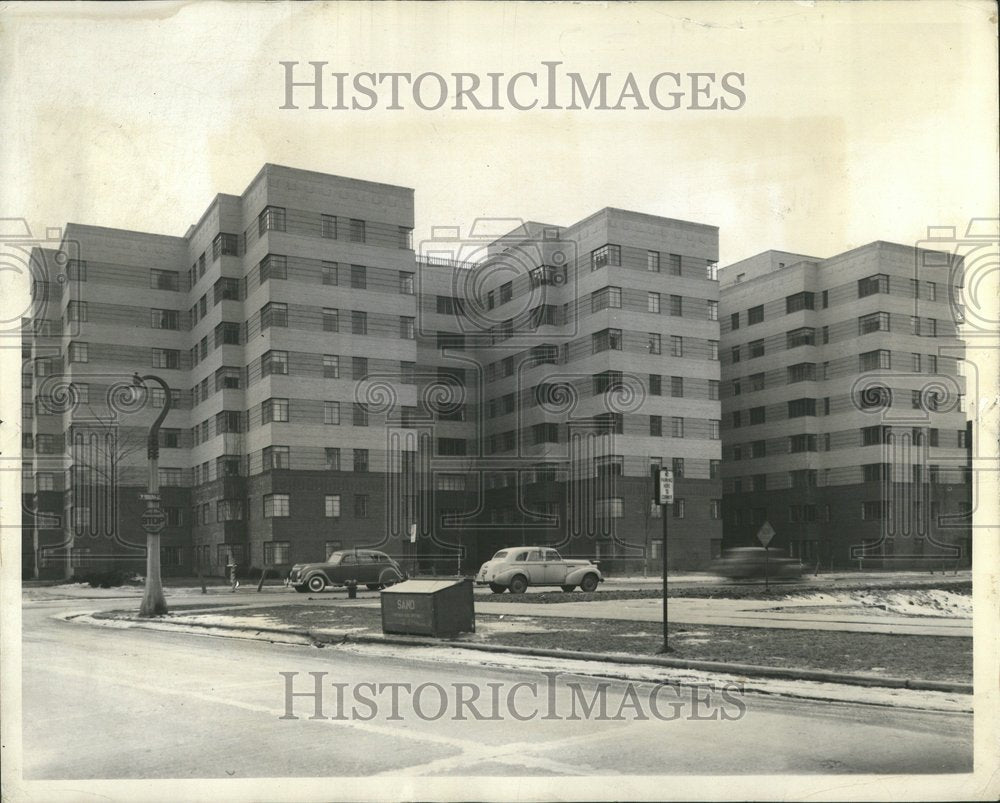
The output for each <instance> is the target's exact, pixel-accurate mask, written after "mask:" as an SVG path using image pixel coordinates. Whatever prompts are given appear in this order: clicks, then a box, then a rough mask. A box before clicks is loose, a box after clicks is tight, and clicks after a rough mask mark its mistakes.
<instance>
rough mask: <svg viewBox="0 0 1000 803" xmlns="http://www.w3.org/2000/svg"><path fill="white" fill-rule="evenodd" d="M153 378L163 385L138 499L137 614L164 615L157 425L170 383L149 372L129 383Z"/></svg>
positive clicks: (141, 383) (163, 518)
mask: <svg viewBox="0 0 1000 803" xmlns="http://www.w3.org/2000/svg"><path fill="white" fill-rule="evenodd" d="M150 380H151V381H153V382H156V383H157V384H159V386H160V387H161V388H163V409H162V410H161V411H160V414H159V415H158V416H157V417H156V420H155V421H154V422H153V424H152V426H150V428H149V436H148V438H147V439H146V457H147V458H148V459H149V484H148V487H147V493H144V494H140V496H139V499H140V500H143V501H145V502H146V512H145V513H143V514H142V529H144V530H145V531H146V586H145V589H144V591H143V595H142V604H141V605H140V606H139V616H164V615H166V613H167V600H166V599H165V598H164V596H163V583H162V581H161V580H160V533H161V532H162V531H163V526H164V524H165V523H166V516H165V515H164V513H163V510H162V509H161V508H160V477H159V465H158V464H159V462H160V424H162V423H163V420H164V419H165V418H166V417H167V413H169V412H170V403H171V399H170V386H169V385H168V384H167V383H166V382H164V381H163V380H162V379H161V378H160V377H158V376H155V375H153V374H147V375H146V376H139V374H138V373H135V374H133V375H132V384H133V385H134V386H135V387H137V388H142V389H146V382H147V381H150Z"/></svg>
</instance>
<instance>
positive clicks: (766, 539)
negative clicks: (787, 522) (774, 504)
mask: <svg viewBox="0 0 1000 803" xmlns="http://www.w3.org/2000/svg"><path fill="white" fill-rule="evenodd" d="M772 538H774V527H772V526H771V522H769V521H765V522H764V523H763V524H762V525H761V528H760V529H759V530H757V540H758V541H760V545H761V546H762V547H764V548H765V549H767V545H768V544H770V543H771V539H772Z"/></svg>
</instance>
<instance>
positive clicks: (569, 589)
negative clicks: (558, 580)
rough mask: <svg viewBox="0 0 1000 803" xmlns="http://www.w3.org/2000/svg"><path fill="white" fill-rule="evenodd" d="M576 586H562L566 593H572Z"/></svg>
mask: <svg viewBox="0 0 1000 803" xmlns="http://www.w3.org/2000/svg"><path fill="white" fill-rule="evenodd" d="M574 588H576V586H562V590H563V591H566V592H570V591H572V590H573V589H574Z"/></svg>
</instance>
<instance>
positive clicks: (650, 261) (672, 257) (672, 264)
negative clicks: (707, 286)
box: [590, 243, 718, 281]
mask: <svg viewBox="0 0 1000 803" xmlns="http://www.w3.org/2000/svg"><path fill="white" fill-rule="evenodd" d="M662 256H663V255H662V254H661V252H659V251H646V270H647V271H648V272H649V273H659V272H660V266H661V263H662V262H663V261H664V260H663V259H662ZM621 264H622V249H621V246H620V245H615V244H612V243H608V244H607V245H602V246H600V247H599V248H595V249H594V250H593V251H591V252H590V269H591V270H592V271H596V270H600V269H601V268H605V267H620V266H621ZM666 264H667V269H668V272H669V273H670V275H671V276H680V275H681V255H680V254H667V255H666ZM705 278H706V279H710V280H713V281H714V280H715V279H717V278H718V263H717V262H715V261H713V260H710V259H707V260H705Z"/></svg>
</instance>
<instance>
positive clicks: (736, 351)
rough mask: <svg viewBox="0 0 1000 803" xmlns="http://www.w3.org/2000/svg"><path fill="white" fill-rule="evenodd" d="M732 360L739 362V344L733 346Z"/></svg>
mask: <svg viewBox="0 0 1000 803" xmlns="http://www.w3.org/2000/svg"><path fill="white" fill-rule="evenodd" d="M732 361H733V362H739V361H740V347H739V346H733V351H732Z"/></svg>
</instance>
